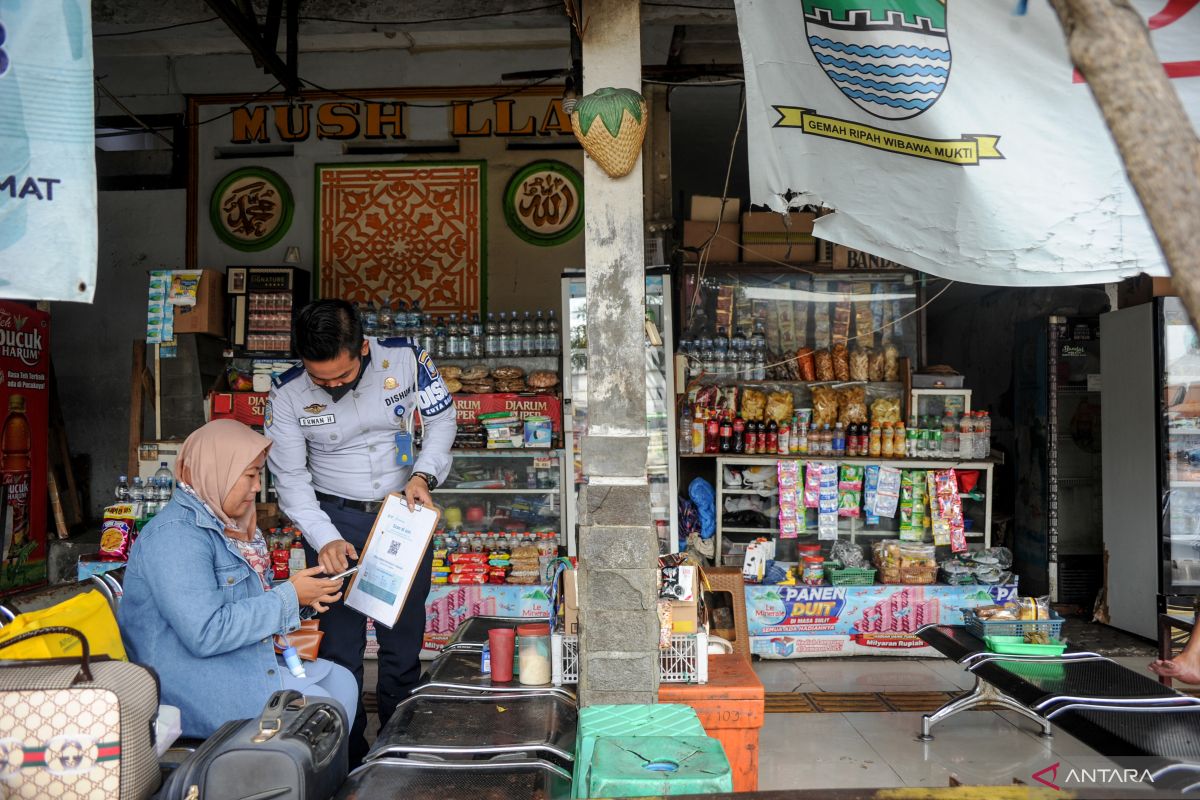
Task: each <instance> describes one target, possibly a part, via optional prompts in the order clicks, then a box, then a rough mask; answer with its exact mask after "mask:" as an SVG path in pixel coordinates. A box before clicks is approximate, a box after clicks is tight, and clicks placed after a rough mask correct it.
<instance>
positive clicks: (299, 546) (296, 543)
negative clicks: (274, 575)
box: [284, 528, 307, 573]
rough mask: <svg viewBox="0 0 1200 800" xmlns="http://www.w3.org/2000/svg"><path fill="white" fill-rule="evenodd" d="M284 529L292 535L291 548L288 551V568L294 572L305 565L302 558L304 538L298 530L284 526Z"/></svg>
mask: <svg viewBox="0 0 1200 800" xmlns="http://www.w3.org/2000/svg"><path fill="white" fill-rule="evenodd" d="M284 530H285V531H286V532H287V533H290V534H291V537H292V541H291V550H290V552H289V553H288V569H289V570H290V571H291V572H293V573H296V572H299V571H300V570H302V569H304V568H305V567H306V566H307V563H306V562H305V560H304V539H303V538H302V537H301V536H300V531H298V530H296V529H295V528H284Z"/></svg>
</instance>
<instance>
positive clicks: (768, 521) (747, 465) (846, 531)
mask: <svg viewBox="0 0 1200 800" xmlns="http://www.w3.org/2000/svg"><path fill="white" fill-rule="evenodd" d="M780 460H783V457H782V456H780V457H778V458H775V457H770V456H762V457H757V456H730V457H720V458H718V459H716V462H717V473H718V474H717V534H716V552H717V557H718V558H719V559H720V565H721V566H740V565H741V563H742V556H743V555H744V553H745V550H746V545H747V544H748V543H749V542H752V541H754V540H755V539H757V538H759V537H768V538H773V539H776V559H777V560H779V561H787V562H795V561H796V560H797V558H796V556H797V553H796V545H797V544H813V543H817V542H818V541H819V540H818V536H817V522H816V510H815V509H806V510H805V511H804V513H805V514H806V524H805V530H803V531H800V534H799V536H798V537H796V538H791V539H780V538H778V536H779V521H778V514H779V484H778V476H777V465H778V463H779V461H780ZM788 460H794V461H797V462H799V463H800V480H801V483H803V476H804V464H806V463H808V462H810V461H812V462H824V463H834V464H837V465H839V466H841V465H843V464H854V465H858V466H863V467H866V466H870V465H873V464H875V465H882V466H888V467H895V468H896V469H900V470H920V471H922V472H925V471H929V470H945V469H951V468H953V469H955V470H956V471H962V472H975V473H977V474H976V476H975V478H974V479H973V483H974V485H973V486H971V487H970V488H971V491H969V492H961V493H960V494H959V497H960V498H961V500H962V506H963V518H964V522H965V523H966V525H967V531H966V537H967V541H968V543H969V544H971V545H972V546H975V547H978V546H982V547H991V544H992V537H991V529H992V492H993V482H992V467H993V464H992V462H990V461H927V460H910V459H888V460H885V461H881V460H880V459H877V458H831V457H814V458H805V457H799V458H789V459H788ZM899 535H900V530H899V521H898V519H894V518H893V519H889V518H881V519H880V520H879V523H878V524H875V525H867V524H865V518H864V517H861V516H860V517H842V518H839V520H838V538H839V539H843V538H845V539H849V540H850V541H852V542H858V543H860V544H866V545H869V544H870V543H871V542H872V541H873V540H875V539H879V538H891V539H894V538H897V537H899ZM925 538H926V539H928V538H929V536H928V533H926V535H925ZM830 544H832V542H830ZM941 549H943V548H939V550H941ZM944 549H945V553H940V552H939V557H942V556H943V555H946V554H948V553H949V548H944Z"/></svg>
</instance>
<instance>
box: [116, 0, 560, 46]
mask: <svg viewBox="0 0 1200 800" xmlns="http://www.w3.org/2000/svg"><path fill="white" fill-rule="evenodd" d="M559 7H560V4H558V3H548V4H546V5H540V6H529V7H527V8H515V9H511V10H509V11H492V12H485V13H482V14H464V15H461V16H457V17H427V18H425V19H348V18H345V17H318V16H305V15H302V16H301V17H300V21H301V22H337V23H341V24H345V25H430V24H434V23H438V22H467V21H469V20H473V19H491V18H494V17H511V16H515V15H517V14H527V13H529V12H530V11H549V10H550V9H552V8H559ZM219 19H220V17H205V18H204V19H194V20H190V21H188V22H176V23H174V24H172V25H159V26H157V27H154V28H139V29H137V30H132V31H111V32H109V33H97V34H95V35H94V38H96V39H102V38H110V37H115V36H137V35H138V34H142V33H157V32H159V31H169V30H175V29H176V28H186V27H189V26H192V25H204V24H206V23H209V22H215V21H217V20H219Z"/></svg>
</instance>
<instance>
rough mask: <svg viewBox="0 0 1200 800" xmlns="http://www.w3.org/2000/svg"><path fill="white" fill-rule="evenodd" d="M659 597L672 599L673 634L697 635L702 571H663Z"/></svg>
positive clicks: (683, 567) (668, 569)
mask: <svg viewBox="0 0 1200 800" xmlns="http://www.w3.org/2000/svg"><path fill="white" fill-rule="evenodd" d="M662 578H663V580H662V588H661V589H660V591H659V596H660V597H664V598H673V599H671V601H670V603H671V632H672V633H695V632H696V630H697V629H698V627H699V619H700V570H699V569H698V568H697V567H694V566H687V565H684V566H681V567H666V568H664V569H663V575H662Z"/></svg>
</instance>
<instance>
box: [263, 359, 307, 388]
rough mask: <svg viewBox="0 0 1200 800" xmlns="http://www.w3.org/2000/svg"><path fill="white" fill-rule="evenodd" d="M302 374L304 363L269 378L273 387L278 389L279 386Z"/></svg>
mask: <svg viewBox="0 0 1200 800" xmlns="http://www.w3.org/2000/svg"><path fill="white" fill-rule="evenodd" d="M303 374H304V365H303V364H297V365H296V366H294V367H292V368H291V369H289V370H288V371H287V372H285V373H283V374H282V375H276V376H275V377H274V378H273V379H272V380H271V383H273V384H274V385H275V388H276V389H278V388H280V387H281V386H284V385H286V384H288V383H290V382H291V381H294V380H296V378H299V377H300V376H301V375H303Z"/></svg>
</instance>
